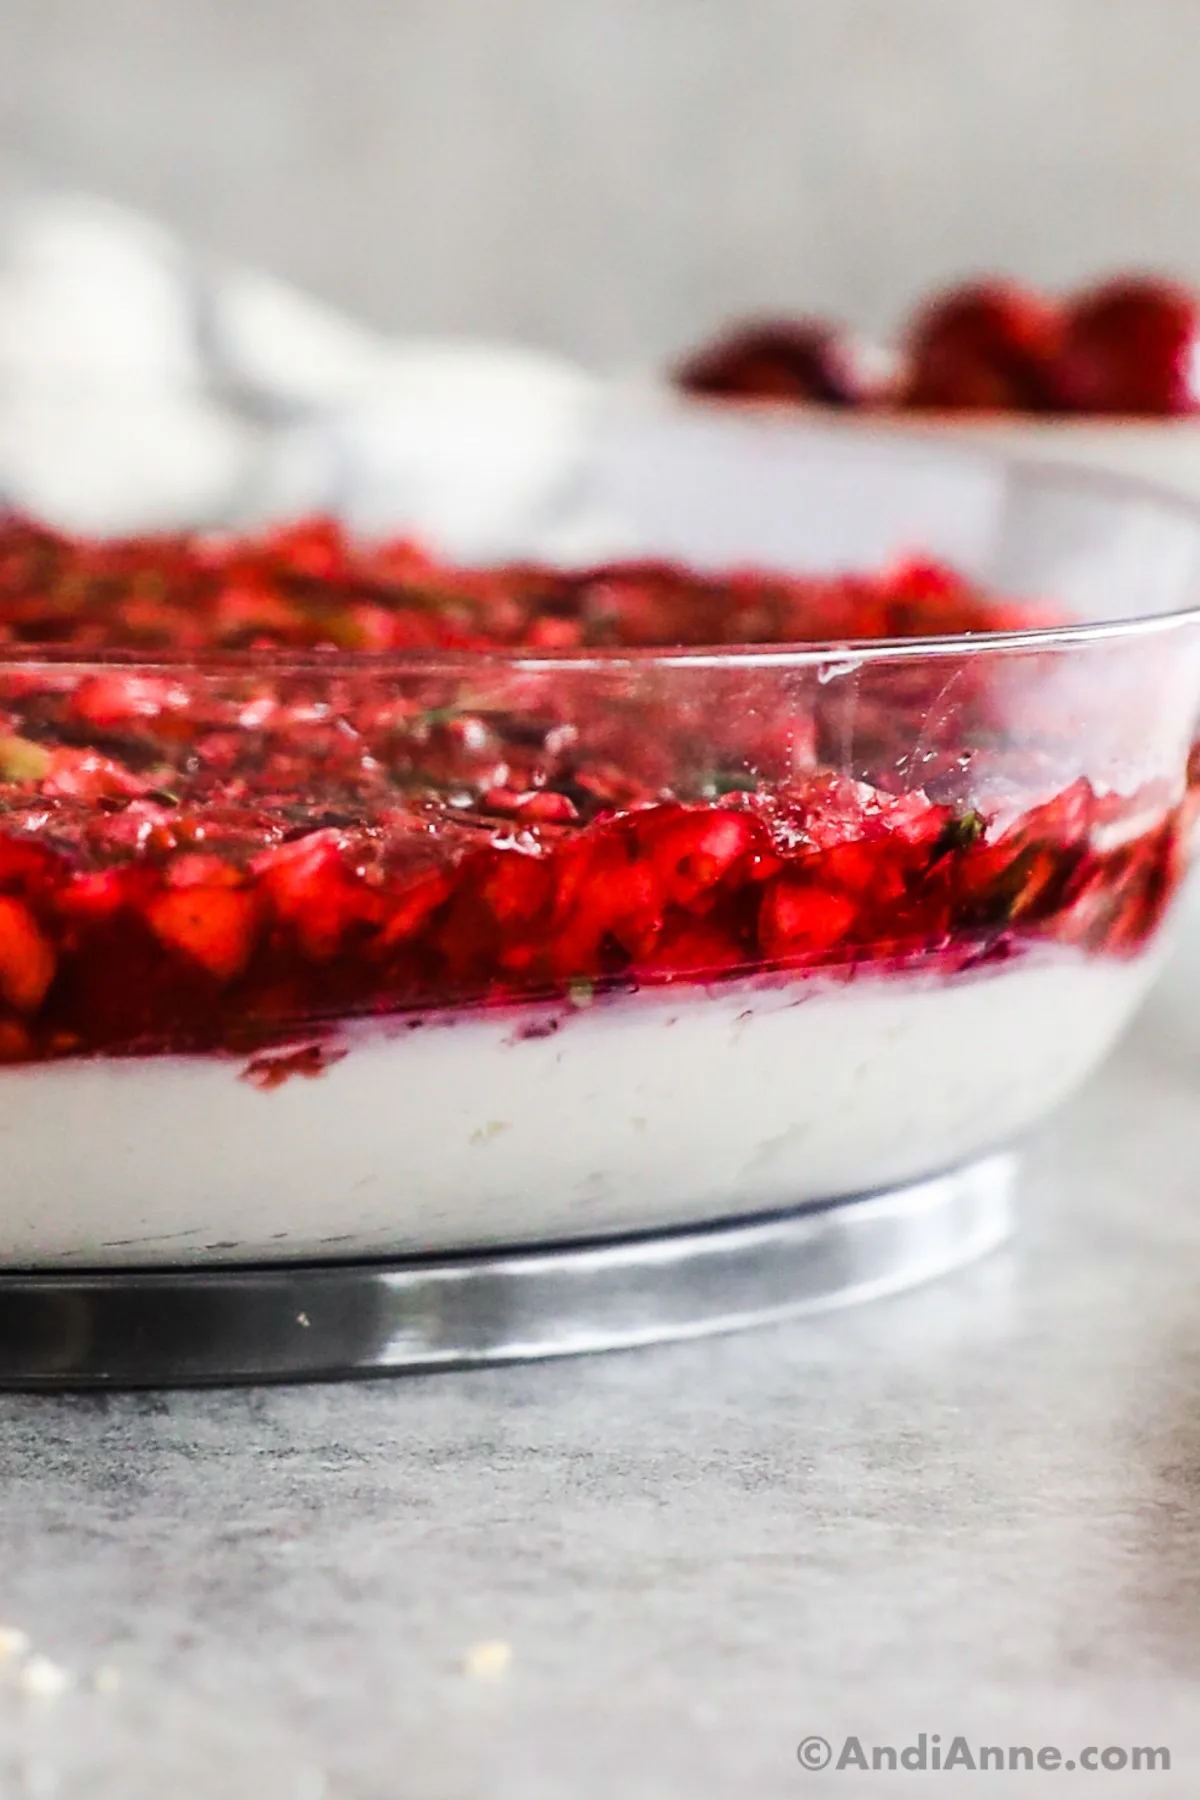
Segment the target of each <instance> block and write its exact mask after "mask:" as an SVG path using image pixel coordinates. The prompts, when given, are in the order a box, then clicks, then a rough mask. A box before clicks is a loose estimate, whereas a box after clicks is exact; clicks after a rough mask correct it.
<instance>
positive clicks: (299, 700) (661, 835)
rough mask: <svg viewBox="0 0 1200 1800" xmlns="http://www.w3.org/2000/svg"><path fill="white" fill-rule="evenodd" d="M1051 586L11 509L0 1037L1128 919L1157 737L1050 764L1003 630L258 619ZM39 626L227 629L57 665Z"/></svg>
mask: <svg viewBox="0 0 1200 1800" xmlns="http://www.w3.org/2000/svg"><path fill="white" fill-rule="evenodd" d="M1047 618H1048V615H1042V616H1040V617H1035V615H1034V614H1033V613H1032V612H1031V611H1030V609H1028V608H1025V607H1021V606H1012V605H1008V604H1005V603H1001V602H998V601H995V600H992V599H990V598H989V597H987V596H986V595H984V594H981V593H980V592H978V591H977V590H975V589H974V588H972V587H971V586H970V585H969V584H968V583H966V582H964V581H963V580H961V579H960V578H959V577H957V576H955V575H954V574H952V573H951V572H948V571H945V570H941V569H938V568H935V567H930V566H924V565H910V566H908V567H905V568H903V569H899V570H893V571H890V572H886V573H884V574H882V575H880V576H878V577H873V578H868V577H861V576H855V577H853V578H845V579H840V580H832V579H828V578H821V579H790V580H789V579H784V578H782V577H778V576H756V575H753V574H751V573H746V574H742V575H738V576H734V577H730V578H727V579H718V578H715V577H701V576H698V575H695V574H692V573H689V572H687V571H685V570H680V569H674V568H670V567H666V566H662V567H659V566H654V567H644V566H621V567H614V568H611V569H606V570H600V571H594V572H592V573H590V574H588V575H572V576H567V575H563V574H559V573H556V572H553V571H549V570H541V569H507V570H494V571H491V572H487V573H483V574H478V573H475V574H464V573H462V572H459V571H455V570H447V569H443V568H441V567H439V566H438V565H436V564H435V563H433V562H432V561H431V560H430V559H429V558H427V557H425V556H424V555H423V554H422V553H421V552H420V551H418V550H416V549H414V548H413V547H411V546H405V545H401V546H385V547H384V548H382V549H377V550H373V551H370V552H367V551H362V550H356V549H355V548H354V547H353V546H352V545H350V544H349V543H347V542H346V541H345V540H344V539H343V538H342V536H341V535H340V534H339V533H338V532H337V531H336V529H335V528H334V527H332V526H329V525H326V524H322V523H320V522H317V523H312V524H308V525H305V526H303V527H297V528H295V529H293V530H291V531H289V532H287V533H284V534H279V535H276V536H275V537H273V538H270V539H267V540H263V541H258V542H254V543H249V542H241V541H238V542H233V541H226V542H223V543H221V544H213V543H210V542H208V541H207V540H203V541H202V540H187V539H173V540H170V541H169V542H167V541H161V540H159V541H145V542H140V543H132V544H116V545H105V546H99V545H97V546H87V545H81V544H76V543H72V542H70V541H68V540H65V539H62V538H60V537H56V536H54V535H52V534H50V533H48V532H46V531H43V530H41V529H40V528H37V527H34V526H31V525H28V524H23V523H21V522H19V521H16V522H12V523H11V524H9V525H8V526H7V527H5V528H4V529H3V530H0V630H3V631H4V632H6V633H7V635H8V639H9V643H10V646H15V647H16V648H17V649H18V650H20V651H22V652H23V654H17V655H12V654H10V655H9V656H8V658H7V660H5V659H4V658H0V1060H4V1061H7V1062H10V1063H11V1062H24V1061H30V1060H37V1059H42V1058H55V1057H64V1056H71V1055H82V1054H89V1053H103V1054H133V1053H147V1052H157V1051H167V1050H183V1049H199V1050H208V1049H211V1050H236V1051H240V1052H244V1053H247V1054H249V1055H251V1056H253V1057H255V1058H256V1059H257V1060H256V1061H255V1062H254V1064H253V1067H252V1073H251V1078H252V1079H253V1080H254V1081H256V1082H257V1084H258V1085H260V1086H263V1087H267V1088H269V1087H272V1086H274V1085H277V1084H278V1083H279V1082H280V1081H283V1080H285V1079H291V1078H292V1077H295V1076H305V1075H310V1074H313V1073H316V1072H318V1071H319V1069H320V1067H322V1066H323V1058H322V1056H318V1055H317V1053H316V1052H315V1051H313V1050H311V1049H305V1050H304V1051H303V1052H302V1053H301V1054H299V1055H298V1054H297V1053H296V1052H295V1048H294V1046H295V1040H296V1036H297V1033H298V1032H312V1031H314V1030H315V1031H319V1030H320V1029H321V1028H322V1027H323V1026H326V1025H333V1024H335V1023H337V1022H338V1021H343V1020H346V1019H349V1018H353V1017H361V1016H370V1015H374V1016H380V1015H395V1014H402V1013H412V1012H415V1011H419V1010H423V1009H442V1008H451V1007H459V1006H480V1005H510V1004H513V1003H518V1002H522V1001H534V1000H538V1001H542V1000H547V999H554V998H560V999H562V1000H563V1001H564V1002H567V1001H570V1000H572V999H574V1000H576V1001H578V1000H579V999H580V998H584V997H587V996H590V995H591V994H592V993H594V992H595V991H597V990H605V989H609V988H627V987H630V986H654V985H660V984H665V983H672V982H699V983H713V982H718V981H722V980H727V979H729V978H732V977H745V976H755V977H763V978H768V977H770V978H775V979H788V980H793V979H799V978H803V977H807V976H809V975H810V974H813V973H819V974H820V975H821V976H822V978H823V979H850V978H852V977H854V976H856V975H858V974H859V973H861V972H864V971H870V970H874V971H878V972H886V971H890V970H896V969H917V968H919V969H928V970H929V971H931V972H934V973H940V974H945V975H951V974H953V973H955V972H957V971H959V970H961V969H963V968H966V967H968V966H971V965H973V964H975V963H978V962H981V961H988V960H994V959H998V958H1003V957H1007V956H1011V955H1013V954H1015V953H1018V952H1020V951H1022V950H1023V949H1026V948H1029V947H1033V946H1036V945H1039V944H1040V945H1047V944H1058V945H1060V946H1064V947H1066V946H1069V947H1071V948H1073V949H1084V950H1087V951H1089V952H1104V953H1108V954H1112V955H1127V954H1131V953H1133V952H1135V951H1137V950H1138V949H1139V948H1141V946H1142V945H1144V944H1145V942H1146V941H1147V939H1148V938H1149V937H1150V935H1151V934H1152V933H1153V932H1154V930H1155V928H1156V927H1157V924H1158V922H1159V919H1160V917H1161V915H1162V912H1163V908H1164V906H1165V905H1166V903H1167V900H1168V898H1169V896H1170V895H1171V893H1172V892H1173V890H1174V888H1175V886H1176V885H1177V883H1178V881H1179V879H1180V877H1181V874H1182V869H1183V863H1184V860H1185V852H1186V847H1187V843H1188V839H1189V837H1190V830H1191V802H1190V800H1188V799H1187V798H1185V797H1184V796H1185V795H1186V794H1187V793H1188V791H1189V790H1188V788H1187V784H1186V782H1185V780H1184V777H1183V772H1182V771H1181V772H1180V780H1179V783H1178V784H1177V788H1171V787H1170V786H1169V784H1164V786H1163V789H1162V791H1159V790H1158V789H1157V788H1156V789H1155V790H1153V791H1150V790H1143V791H1141V792H1139V793H1136V794H1133V795H1131V796H1129V797H1128V798H1119V797H1116V796H1113V795H1109V794H1104V795H1101V794H1099V793H1097V792H1095V791H1093V788H1092V787H1091V786H1089V784H1088V783H1087V782H1086V781H1083V780H1071V779H1069V778H1068V779H1066V780H1064V779H1063V778H1062V777H1061V775H1059V774H1057V773H1056V771H1058V770H1061V768H1062V767H1063V744H1062V741H1061V740H1062V739H1063V737H1064V736H1065V737H1066V738H1068V739H1069V737H1070V727H1061V728H1060V727H1057V726H1056V724H1055V719H1054V717H1053V716H1052V715H1051V716H1048V717H1047V718H1045V719H1040V720H1036V721H1035V720H1034V715H1033V713H1032V711H1031V705H1030V695H1029V694H1022V696H1021V699H1022V718H1023V719H1024V721H1025V723H1024V725H1023V728H1022V729H1023V731H1024V736H1023V737H1020V738H1019V739H1018V740H1017V741H1016V742H1010V740H1009V738H1008V737H1007V736H1006V729H1005V713H1004V705H1005V701H1004V691H1003V684H1002V681H1001V678H1000V676H999V675H991V674H989V673H988V671H989V669H993V668H994V667H995V666H996V659H993V658H989V657H988V656H987V655H983V656H982V657H979V656H975V655H973V654H971V653H970V652H968V651H966V650H964V651H963V652H962V653H959V652H957V651H956V652H954V653H953V654H946V653H943V654H942V655H941V656H940V657H933V658H926V659H913V658H905V657H898V658H896V659H894V660H892V661H889V660H888V659H886V658H885V659H883V660H882V661H879V660H876V661H869V662H867V663H862V664H861V666H860V664H859V663H857V662H856V661H855V659H854V658H853V657H849V658H843V659H840V660H839V659H836V658H835V659H833V660H832V661H831V662H828V663H825V664H817V665H814V666H812V667H806V666H804V664H803V661H801V662H800V663H797V664H796V665H795V666H792V665H788V666H787V667H784V668H782V669H777V668H772V667H770V666H765V667H763V668H755V667H753V666H749V667H748V666H746V665H745V664H744V663H743V662H742V661H740V660H739V659H738V658H729V659H726V661H725V662H724V663H721V662H720V660H719V659H716V660H715V661H714V662H712V665H711V666H710V659H707V658H706V659H700V660H698V661H688V660H687V659H684V660H683V661H682V662H677V663H676V664H675V665H674V666H673V667H667V666H664V665H663V664H662V663H661V662H656V661H655V660H654V659H650V660H649V661H639V660H638V659H636V658H632V659H625V660H622V659H616V660H614V661H611V662H606V661H605V660H604V659H595V660H594V661H593V662H592V663H591V664H587V665H584V666H583V667H575V668H573V667H572V666H570V665H569V664H562V663H557V664H556V663H555V662H553V661H544V660H541V659H538V658H526V659H523V660H520V661H513V660H506V659H505V658H503V657H501V658H497V659H488V658H484V657H479V658H466V659H463V661H461V662H459V663H455V664H454V665H453V666H451V667H443V666H441V665H439V663H438V662H437V660H436V659H435V660H433V661H432V662H423V661H422V660H421V659H420V658H416V659H409V661H408V663H407V664H404V663H401V664H398V665H397V666H396V667H392V668H389V667H387V666H386V665H375V664H372V663H370V662H361V661H360V662H355V661H354V660H353V659H348V658H346V657H344V656H339V655H336V654H333V655H328V656H316V657H310V658H308V659H300V660H298V661H293V663H292V664H291V665H290V666H289V665H287V664H285V663H284V662H282V661H280V660H279V659H278V658H277V657H272V656H271V655H257V654H255V653H254V652H255V651H256V649H257V648H260V647H261V648H262V649H264V650H267V651H278V650H279V649H280V648H283V649H301V650H314V649H322V648H323V649H327V650H328V649H332V650H337V649H339V648H340V649H344V648H346V647H348V646H353V647H356V648H361V647H362V646H363V642H364V636H365V640H366V642H367V643H369V645H370V647H371V648H376V649H379V648H384V649H396V648H402V647H405V646H412V645H416V646H419V647H422V648H425V647H437V646H439V645H441V646H444V647H453V648H461V647H464V646H465V647H477V646H479V647H495V646H500V647H504V646H509V645H516V646H531V647H542V648H545V647H548V646H549V645H551V644H553V645H555V646H560V647H561V646H563V645H565V646H567V647H568V648H575V647H577V646H580V645H583V646H587V645H604V646H616V647H621V646H625V645H634V646H639V647H642V646H653V645H660V644H667V645H674V644H693V643H700V644H721V643H726V642H731V641H738V642H743V643H772V642H778V641H786V640H788V639H800V640H813V639H832V640H834V641H840V642H849V643H853V642H856V641H859V640H862V639H876V638H881V637H894V638H905V637H910V638H911V637H918V638H919V637H929V636H937V635H945V634H948V633H957V632H977V633H988V632H994V631H996V630H999V629H1004V628H1007V627H1010V626H1013V625H1016V624H1029V623H1038V622H1046V619H1047ZM364 621H366V622H364ZM38 645H48V646H53V647H54V648H55V650H56V651H59V650H61V649H62V648H63V647H65V648H67V649H69V650H71V651H73V652H75V653H76V654H77V655H78V654H82V655H83V656H84V657H86V655H87V653H88V652H94V651H99V650H105V649H112V648H117V649H119V648H122V647H133V648H135V649H138V650H140V651H147V650H148V651H149V652H150V654H151V657H152V656H153V652H154V651H155V650H161V651H163V652H180V651H182V652H184V653H185V658H186V657H187V656H192V657H193V658H195V657H199V656H201V655H202V654H203V653H205V652H209V651H212V650H214V649H215V650H220V649H249V650H250V652H251V654H249V655H248V656H246V657H244V658H242V659H241V660H240V661H236V660H235V661H234V662H233V663H227V664H226V665H223V666H222V665H216V664H211V663H210V665H209V666H208V667H204V666H202V665H201V664H200V663H198V662H197V661H195V660H192V661H188V660H180V661H175V662H171V661H169V660H168V661H165V662H160V663H159V664H158V666H157V667H156V666H154V664H153V662H152V660H151V661H150V662H148V663H147V664H146V665H145V666H143V667H126V666H123V665H122V664H120V663H115V662H108V663H105V662H103V661H94V662H92V663H91V665H90V666H89V665H87V664H86V663H85V664H84V666H83V667H80V666H79V663H78V662H75V663H72V662H70V661H69V660H62V659H61V658H60V657H59V656H57V655H56V656H54V657H47V658H42V659H40V660H39V659H38V657H37V656H36V647H37V646H38ZM31 651H33V652H34V654H30V652H31ZM999 660H1000V661H1001V662H1002V661H1003V658H1001V659H999ZM1006 666H1007V665H1006ZM951 695H952V696H953V704H952V705H950V704H949V703H948V700H947V696H951ZM1034 724H1036V729H1037V730H1038V731H1039V732H1041V733H1042V734H1043V736H1042V738H1041V739H1039V740H1038V742H1036V743H1035V742H1033V741H1032V739H1031V738H1030V732H1031V731H1032V730H1033V729H1034ZM1056 732H1057V736H1056V735H1055V733H1056ZM1047 734H1048V735H1047ZM1056 784H1057V785H1056ZM981 795H983V796H990V799H989V798H981ZM289 1046H291V1047H290V1048H289Z"/></svg>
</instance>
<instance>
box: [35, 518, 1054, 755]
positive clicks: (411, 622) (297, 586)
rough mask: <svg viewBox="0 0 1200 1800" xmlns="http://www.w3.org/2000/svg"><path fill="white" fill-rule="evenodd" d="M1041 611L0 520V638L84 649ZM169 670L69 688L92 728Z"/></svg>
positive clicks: (322, 543)
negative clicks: (67, 531)
mask: <svg viewBox="0 0 1200 1800" xmlns="http://www.w3.org/2000/svg"><path fill="white" fill-rule="evenodd" d="M1047 622H1048V619H1047V615H1046V613H1045V611H1044V610H1043V609H1040V608H1032V607H1028V606H1018V605H1015V604H1012V603H1001V602H999V601H997V600H995V599H992V598H991V597H989V596H987V595H985V594H983V593H982V592H980V590H979V589H978V588H976V587H974V586H973V585H972V584H971V583H969V582H967V581H965V580H963V579H962V578H961V577H959V576H957V575H955V574H954V573H953V572H951V571H949V570H946V569H941V568H937V567H934V566H931V565H928V564H925V563H909V564H902V565H900V566H898V567H896V568H893V569H889V570H886V571H885V572H884V573H882V574H881V575H878V576H854V577H847V576H838V577H816V576H787V575H767V574H764V573H763V572H761V571H759V570H754V569H749V570H744V571H741V572H734V573H733V574H726V575H720V576H705V575H701V574H698V573H695V572H692V571H689V570H685V569H681V568H678V567H676V566H675V565H673V564H670V563H649V562H647V563H621V564H616V565H613V566H611V567H602V568H594V569H588V570H583V571H570V572H568V571H563V570H558V569H549V568H532V567H511V568H499V569H486V570H477V569H459V568H454V567H449V566H446V565H444V564H440V563H438V562H435V561H434V560H433V558H432V557H430V556H428V555H426V553H425V552H424V551H423V550H422V549H421V548H420V547H419V546H418V545H416V544H413V543H410V542H407V541H402V542H391V543H385V544H381V545H375V546H371V547H366V546H363V545H358V544H355V543H353V542H352V541H351V540H350V538H349V537H348V536H347V535H346V534H345V533H344V532H343V531H342V530H341V529H340V527H339V526H338V525H337V524H336V523H335V522H334V521H332V520H329V519H312V520H307V521H305V522H303V523H302V524H300V525H296V526H291V527H288V528H286V529H283V530H279V531H275V532H272V533H270V534H268V535H266V536H264V537H261V538H216V537H190V538H189V537H179V538H135V539H124V540H116V541H110V542H104V543H85V542H80V541H78V540H76V539H72V538H69V537H65V536H63V535H62V534H60V533H57V532H53V531H50V530H48V529H46V528H45V527H44V526H41V525H38V524H34V523H32V522H30V521H26V520H22V519H12V520H9V521H7V522H4V523H0V648H3V647H4V646H5V645H7V646H10V647H14V648H18V647H19V648H35V647H44V648H52V649H54V650H55V651H57V652H67V651H69V652H73V653H75V654H77V655H79V656H81V657H82V656H86V655H88V654H89V653H93V652H99V651H105V650H112V649H120V650H129V651H137V652H139V653H145V654H147V655H150V654H151V653H153V652H157V651H168V652H171V653H174V654H180V653H182V654H183V655H185V656H194V655H201V654H204V653H205V652H210V651H214V650H229V651H245V650H270V649H282V650H314V649H319V650H324V651H337V650H349V651H358V652H362V653H372V652H373V653H383V652H387V651H398V652H404V651H413V650H448V651H458V650H478V649H514V650H515V649H528V650H533V651H548V652H559V653H563V652H569V651H572V650H576V649H604V648H621V647H636V648H643V649H646V648H660V647H662V648H666V647H675V646H679V647H688V646H693V647H695V646H705V647H706V646H714V645H726V644H729V645H734V644H785V643H795V642H803V641H834V642H837V641H845V642H850V641H857V640H862V639H865V638H892V637H931V636H939V635H947V634H949V635H957V634H959V633H964V632H975V631H1004V630H1008V629H1013V628H1020V627H1021V626H1024V625H1038V624H1045V623H1047ZM161 688H162V684H161V683H160V682H156V681H155V680H153V679H145V678H143V679H141V680H136V679H133V678H131V677H129V676H127V675H122V676H120V677H119V678H118V677H112V678H106V677H103V676H98V677H97V678H96V679H95V680H94V681H93V682H92V683H90V684H89V686H88V688H87V691H86V693H85V694H83V695H81V696H80V697H79V699H78V700H77V702H76V710H77V712H79V714H80V716H81V718H82V719H85V720H86V722H87V723H88V724H89V725H91V726H93V727H95V728H96V729H97V730H98V731H100V730H103V729H104V728H105V727H107V726H115V727H119V726H123V725H125V724H128V723H129V722H131V721H132V720H135V719H136V718H137V717H138V716H139V714H141V715H142V716H144V717H147V718H154V717H156V716H158V714H159V713H160V711H161V708H160V692H161Z"/></svg>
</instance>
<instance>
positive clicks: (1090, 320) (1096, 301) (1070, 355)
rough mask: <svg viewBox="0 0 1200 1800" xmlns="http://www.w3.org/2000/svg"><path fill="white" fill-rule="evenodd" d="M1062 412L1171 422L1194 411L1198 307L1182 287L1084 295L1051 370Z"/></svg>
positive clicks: (1199, 357)
mask: <svg viewBox="0 0 1200 1800" xmlns="http://www.w3.org/2000/svg"><path fill="white" fill-rule="evenodd" d="M1052 392H1053V397H1054V400H1055V402H1056V404H1057V405H1058V406H1060V407H1061V408H1063V410H1064V411H1066V412H1082V413H1118V414H1128V415H1139V414H1141V415H1151V416H1170V415H1178V414H1184V413H1194V412H1195V411H1197V409H1198V408H1200V306H1198V304H1197V299H1196V296H1195V295H1194V294H1193V293H1191V292H1190V291H1189V290H1188V289H1187V288H1185V287H1181V286H1178V285H1176V284H1175V283H1173V282H1169V281H1156V280H1153V279H1150V278H1141V279H1139V278H1135V277H1130V278H1127V279H1125V280H1121V281H1113V282H1108V283H1106V284H1105V285H1104V286H1103V287H1099V288H1096V289H1094V290H1093V291H1092V292H1091V293H1088V294H1084V295H1083V296H1082V297H1081V298H1080V299H1078V300H1077V301H1076V302H1075V304H1074V305H1073V306H1072V307H1071V308H1070V310H1069V312H1068V314H1067V321H1066V331H1065V334H1064V337H1063V342H1062V346H1061V348H1060V350H1059V353H1058V355H1057V357H1056V358H1055V361H1054V364H1053V368H1052Z"/></svg>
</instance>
